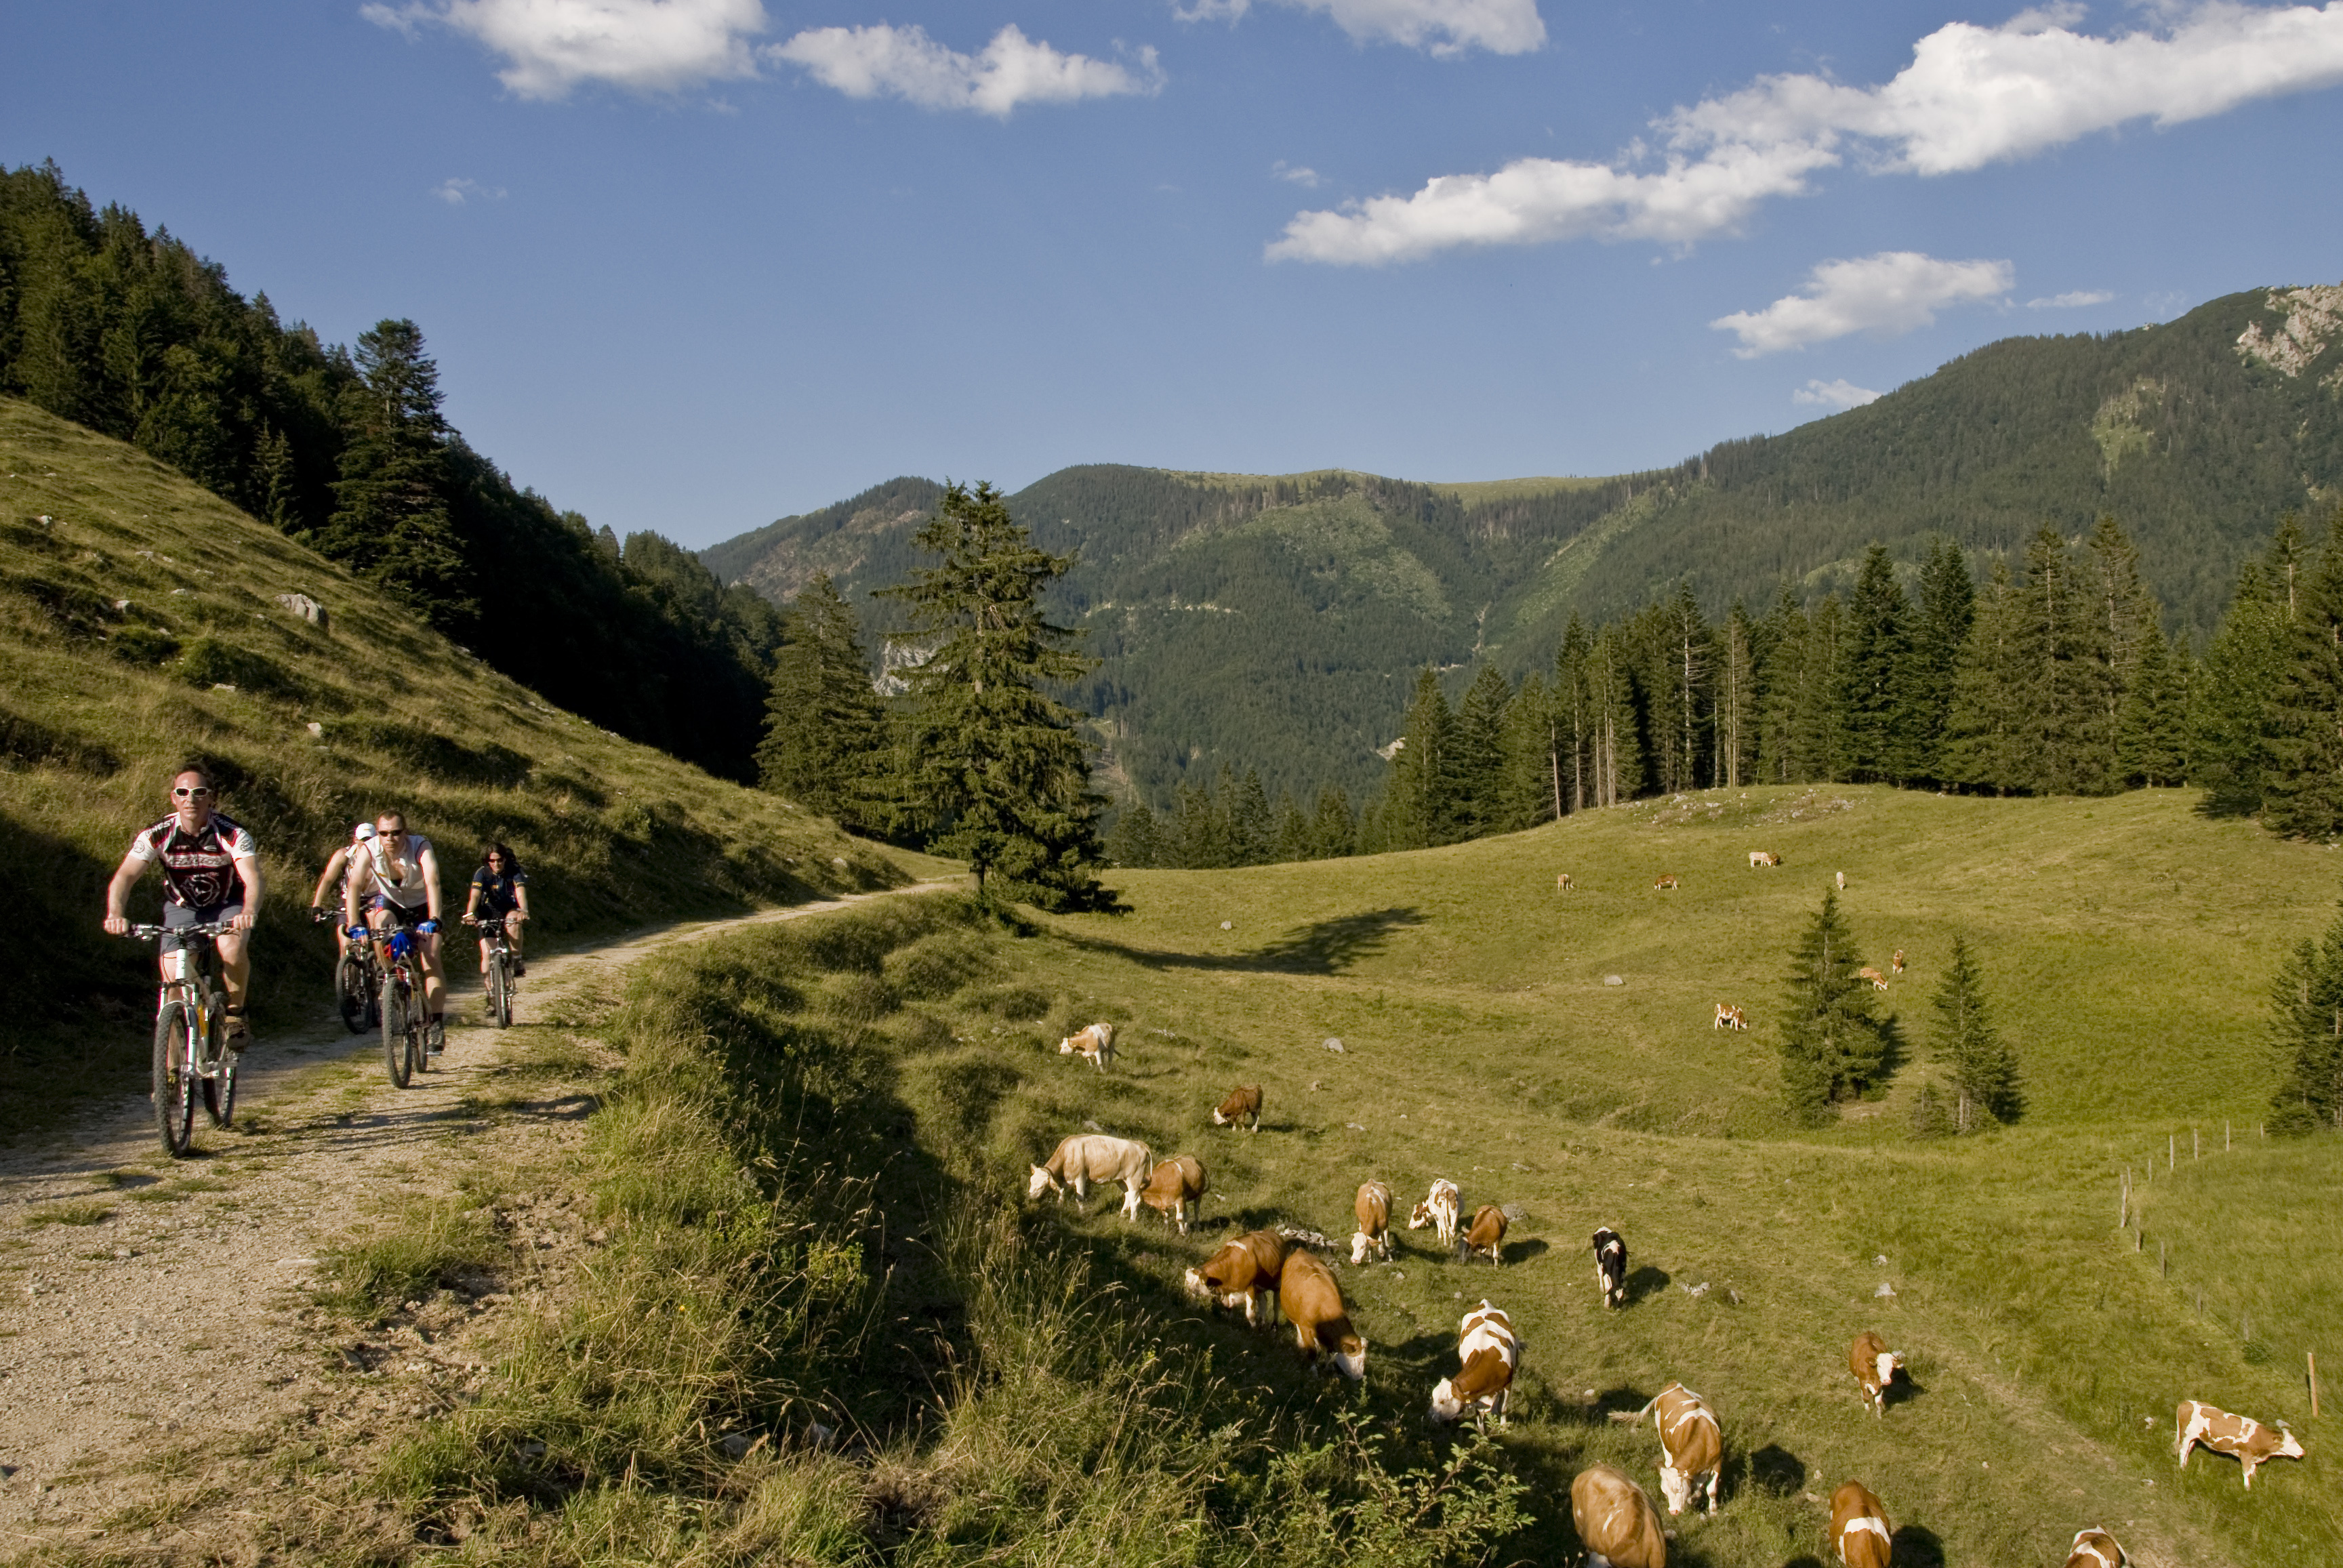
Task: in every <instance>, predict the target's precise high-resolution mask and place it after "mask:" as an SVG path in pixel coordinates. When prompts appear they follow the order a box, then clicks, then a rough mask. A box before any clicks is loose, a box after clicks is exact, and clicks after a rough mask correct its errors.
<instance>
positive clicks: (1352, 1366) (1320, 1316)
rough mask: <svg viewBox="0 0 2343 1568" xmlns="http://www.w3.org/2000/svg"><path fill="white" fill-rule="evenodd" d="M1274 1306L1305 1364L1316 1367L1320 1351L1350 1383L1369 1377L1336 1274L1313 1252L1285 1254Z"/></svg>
mask: <svg viewBox="0 0 2343 1568" xmlns="http://www.w3.org/2000/svg"><path fill="white" fill-rule="evenodd" d="M1277 1304H1278V1308H1279V1310H1280V1311H1282V1312H1284V1314H1285V1321H1286V1322H1289V1323H1292V1325H1293V1339H1294V1342H1295V1343H1296V1344H1298V1345H1300V1346H1301V1347H1302V1357H1303V1359H1304V1360H1306V1361H1308V1362H1310V1363H1311V1364H1312V1366H1315V1365H1317V1363H1318V1357H1319V1356H1320V1354H1321V1353H1323V1354H1325V1355H1328V1356H1331V1357H1332V1359H1333V1362H1334V1366H1335V1369H1336V1370H1337V1371H1339V1372H1341V1373H1342V1375H1343V1376H1344V1377H1346V1378H1349V1379H1350V1380H1351V1381H1352V1382H1359V1381H1360V1380H1361V1379H1363V1378H1364V1377H1365V1376H1366V1375H1367V1342H1366V1341H1365V1340H1364V1339H1363V1338H1362V1337H1360V1334H1359V1332H1358V1330H1356V1329H1354V1328H1353V1327H1352V1326H1351V1309H1350V1308H1349V1307H1348V1306H1346V1305H1344V1304H1343V1302H1342V1286H1341V1285H1339V1284H1337V1283H1335V1282H1334V1271H1333V1270H1332V1269H1330V1268H1328V1267H1327V1266H1326V1265H1325V1263H1324V1262H1323V1261H1321V1260H1320V1259H1319V1257H1318V1255H1317V1254H1316V1253H1315V1252H1305V1251H1302V1250H1301V1249H1300V1248H1296V1249H1294V1250H1293V1251H1291V1252H1288V1253H1287V1254H1286V1255H1285V1268H1284V1270H1283V1271H1282V1272H1281V1273H1280V1274H1279V1275H1278V1280H1277Z"/></svg>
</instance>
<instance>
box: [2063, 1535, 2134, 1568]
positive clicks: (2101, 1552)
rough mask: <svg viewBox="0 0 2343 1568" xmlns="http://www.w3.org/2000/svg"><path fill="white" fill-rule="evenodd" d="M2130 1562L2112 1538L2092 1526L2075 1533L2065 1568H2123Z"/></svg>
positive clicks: (2067, 1554)
mask: <svg viewBox="0 0 2343 1568" xmlns="http://www.w3.org/2000/svg"><path fill="white" fill-rule="evenodd" d="M2130 1561H2131V1559H2130V1558H2128V1557H2127V1556H2125V1555H2124V1549H2123V1548H2122V1547H2121V1546H2118V1545H2117V1544H2116V1538H2115V1537H2114V1536H2112V1535H2110V1534H2108V1533H2107V1532H2106V1531H2104V1530H2101V1529H2098V1528H2097V1527H2096V1526H2094V1527H2093V1528H2091V1529H2089V1530H2077V1532H2075V1549H2074V1550H2073V1551H2072V1552H2069V1553H2066V1564H2065V1568H2124V1565H2125V1564H2126V1563H2129V1562H2130Z"/></svg>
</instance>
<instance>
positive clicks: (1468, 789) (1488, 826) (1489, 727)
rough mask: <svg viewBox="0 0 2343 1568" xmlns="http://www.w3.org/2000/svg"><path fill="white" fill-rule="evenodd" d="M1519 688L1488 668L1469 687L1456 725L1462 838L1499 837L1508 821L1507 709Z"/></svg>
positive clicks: (1458, 827)
mask: <svg viewBox="0 0 2343 1568" xmlns="http://www.w3.org/2000/svg"><path fill="white" fill-rule="evenodd" d="M1512 701H1513V686H1512V684H1511V683H1510V682H1509V681H1507V680H1506V679H1505V675H1504V672H1503V670H1501V669H1499V668H1497V667H1496V666H1495V665H1493V664H1484V665H1483V666H1482V667H1481V673H1480V674H1478V675H1476V676H1474V677H1473V684H1472V685H1471V686H1470V687H1469V688H1467V689H1465V692H1464V700H1463V702H1462V703H1460V704H1459V705H1458V706H1457V709H1456V716H1455V722H1454V723H1453V725H1452V726H1451V734H1452V736H1453V739H1452V740H1451V742H1450V747H1451V756H1452V757H1453V765H1452V770H1453V775H1454V778H1455V789H1456V808H1455V826H1454V829H1453V830H1454V832H1455V834H1456V836H1457V837H1459V838H1471V837H1473V836H1476V835H1478V834H1482V833H1493V832H1496V831H1498V830H1499V829H1502V828H1503V826H1504V822H1505V815H1506V813H1505V709H1506V706H1507V705H1508V704H1510V703H1511V702H1512Z"/></svg>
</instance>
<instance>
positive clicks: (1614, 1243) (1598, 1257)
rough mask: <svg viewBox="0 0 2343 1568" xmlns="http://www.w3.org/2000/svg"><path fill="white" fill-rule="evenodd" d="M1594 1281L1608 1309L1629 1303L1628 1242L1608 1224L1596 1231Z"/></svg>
mask: <svg viewBox="0 0 2343 1568" xmlns="http://www.w3.org/2000/svg"><path fill="white" fill-rule="evenodd" d="M1594 1283H1595V1284H1596V1286H1597V1287H1599V1288H1600V1289H1601V1290H1602V1292H1603V1305H1604V1308H1605V1309H1606V1310H1608V1309H1609V1308H1612V1307H1624V1306H1625V1305H1626V1304H1627V1243H1626V1242H1624V1241H1621V1240H1620V1239H1619V1232H1618V1231H1614V1230H1613V1229H1612V1228H1611V1227H1610V1226H1608V1225H1605V1226H1604V1227H1603V1228H1602V1229H1601V1230H1599V1231H1595V1232H1594Z"/></svg>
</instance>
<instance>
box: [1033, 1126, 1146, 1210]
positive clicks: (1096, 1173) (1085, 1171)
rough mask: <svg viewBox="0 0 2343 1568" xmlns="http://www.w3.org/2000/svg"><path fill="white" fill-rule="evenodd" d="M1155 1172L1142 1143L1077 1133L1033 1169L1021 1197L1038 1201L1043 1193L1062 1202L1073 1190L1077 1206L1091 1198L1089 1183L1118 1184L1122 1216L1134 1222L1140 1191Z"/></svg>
mask: <svg viewBox="0 0 2343 1568" xmlns="http://www.w3.org/2000/svg"><path fill="white" fill-rule="evenodd" d="M1154 1171H1155V1151H1153V1150H1151V1149H1150V1148H1148V1147H1147V1145H1146V1144H1144V1143H1136V1142H1133V1141H1131V1140H1130V1139H1128V1138H1110V1137H1108V1136H1107V1135H1106V1134H1105V1133H1103V1132H1077V1133H1075V1134H1074V1135H1073V1136H1071V1138H1068V1139H1066V1140H1065V1141H1063V1142H1061V1143H1060V1144H1059V1145H1058V1148H1057V1152H1055V1153H1053V1154H1051V1156H1050V1159H1049V1162H1048V1163H1047V1164H1043V1165H1036V1166H1034V1167H1033V1179H1032V1180H1031V1181H1030V1182H1028V1183H1027V1184H1026V1187H1025V1196H1027V1197H1028V1198H1039V1197H1040V1196H1041V1194H1042V1193H1043V1192H1054V1193H1056V1194H1057V1195H1058V1201H1060V1202H1061V1203H1062V1202H1064V1201H1066V1189H1067V1188H1068V1187H1069V1186H1071V1187H1072V1188H1073V1190H1074V1201H1075V1202H1076V1203H1081V1202H1084V1201H1087V1200H1088V1199H1089V1197H1090V1195H1091V1182H1093V1181H1099V1182H1106V1181H1120V1182H1121V1183H1122V1217H1123V1218H1124V1219H1126V1220H1130V1219H1135V1218H1137V1216H1138V1214H1139V1194H1140V1190H1141V1189H1142V1188H1144V1187H1145V1186H1146V1185H1147V1179H1148V1178H1149V1177H1150V1176H1151V1175H1152V1174H1154Z"/></svg>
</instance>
